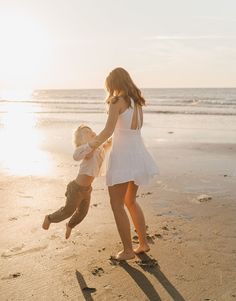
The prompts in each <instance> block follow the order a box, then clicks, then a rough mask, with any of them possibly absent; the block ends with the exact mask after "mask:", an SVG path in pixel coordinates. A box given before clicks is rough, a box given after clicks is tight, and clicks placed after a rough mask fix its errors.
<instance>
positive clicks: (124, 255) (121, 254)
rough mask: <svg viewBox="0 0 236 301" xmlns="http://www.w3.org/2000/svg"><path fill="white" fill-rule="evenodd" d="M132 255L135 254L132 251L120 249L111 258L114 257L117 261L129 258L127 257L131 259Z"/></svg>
mask: <svg viewBox="0 0 236 301" xmlns="http://www.w3.org/2000/svg"><path fill="white" fill-rule="evenodd" d="M134 257H135V254H134V252H133V251H130V252H125V251H120V252H119V253H117V254H116V255H115V256H111V258H112V259H115V260H118V261H122V260H129V259H133V258H134Z"/></svg>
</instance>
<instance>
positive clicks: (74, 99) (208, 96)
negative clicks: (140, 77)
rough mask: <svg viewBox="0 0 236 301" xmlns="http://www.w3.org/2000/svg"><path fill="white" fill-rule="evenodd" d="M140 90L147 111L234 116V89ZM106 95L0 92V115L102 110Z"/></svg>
mask: <svg viewBox="0 0 236 301" xmlns="http://www.w3.org/2000/svg"><path fill="white" fill-rule="evenodd" d="M142 93H143V95H144V97H145V99H146V101H147V106H145V108H144V110H145V111H146V112H148V113H154V114H202V115H236V88H176V89H174V88H172V89H167V88H157V89H142ZM105 98H106V93H105V91H104V90H102V89H79V90H35V91H33V92H32V93H30V94H28V95H27V97H26V96H24V95H20V94H19V95H17V94H11V93H3V92H2V93H1V92H0V114H4V113H7V112H8V109H9V107H11V106H15V107H16V106H18V107H19V108H20V107H21V105H22V106H24V110H26V111H27V112H28V113H37V114H49V115H50V114H52V115H53V114H70V113H72V114H74V113H101V112H104V111H105V110H106V106H105V101H104V100H105Z"/></svg>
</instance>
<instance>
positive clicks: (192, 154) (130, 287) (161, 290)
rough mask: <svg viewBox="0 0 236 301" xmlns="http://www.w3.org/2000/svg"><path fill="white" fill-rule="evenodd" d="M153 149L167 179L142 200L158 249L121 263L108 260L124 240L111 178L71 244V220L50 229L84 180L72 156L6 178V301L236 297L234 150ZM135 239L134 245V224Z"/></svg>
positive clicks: (2, 182) (1, 191)
mask: <svg viewBox="0 0 236 301" xmlns="http://www.w3.org/2000/svg"><path fill="white" fill-rule="evenodd" d="M166 135H167V136H168V135H175V133H173V134H171V133H167V134H166ZM150 151H151V152H152V154H153V155H154V156H155V157H156V159H157V161H158V162H159V166H160V170H161V175H160V176H159V177H158V179H157V180H156V182H155V183H152V184H151V185H150V186H148V187H144V188H140V190H139V192H138V200H139V202H140V204H141V206H142V207H143V209H144V212H145V216H146V224H147V225H148V229H147V233H148V239H149V242H150V245H151V251H150V252H149V253H148V254H146V255H143V256H142V257H140V258H139V257H136V258H135V259H134V260H131V261H128V262H126V263H122V264H116V263H114V262H112V261H111V260H109V258H110V255H111V254H114V253H115V252H117V251H118V250H120V248H121V244H120V240H119V236H118V234H117V230H116V226H115V223H114V219H113V215H112V211H111V209H110V205H109V199H108V194H107V190H106V187H105V185H104V183H105V181H104V178H99V179H97V180H96V182H95V184H94V191H93V195H92V203H91V208H90V211H89V214H88V217H87V218H86V220H85V221H84V222H83V223H82V224H81V225H80V226H79V227H78V228H77V229H75V230H74V232H73V233H72V236H71V238H70V239H69V240H68V241H67V240H65V239H64V232H65V222H62V223H60V224H54V225H52V226H51V228H50V229H49V230H48V231H44V230H42V229H41V224H42V221H43V218H44V215H45V214H47V213H48V212H50V211H52V210H54V209H56V208H58V207H59V206H61V205H62V204H63V203H64V192H65V187H66V184H67V182H68V181H69V180H71V179H72V178H73V176H74V175H75V174H76V171H77V167H76V165H75V164H74V163H73V162H72V160H71V158H70V157H69V156H68V154H63V153H60V152H52V150H51V154H52V156H53V160H54V162H55V164H56V172H55V174H54V175H53V176H44V177H36V176H34V177H30V176H28V177H16V176H12V175H7V174H3V173H2V175H1V178H0V195H1V204H0V215H1V220H0V233H1V236H0V237H1V240H0V243H1V244H0V266H1V269H0V270H1V273H0V300H1V301H3V300H4V301H5V300H50V301H51V300H102V301H103V300H109V301H110V300H130V301H133V300H162V301H168V300H175V301H183V300H185V301H200V300H202V301H206V300H211V301H213V300H214V301H230V300H236V234H235V233H236V218H235V216H236V200H235V195H236V167H235V166H236V164H235V162H236V146H235V144H222V143H221V144H214V143H211V144H206V143H196V144H183V143H177V142H176V143H174V142H173V141H172V142H170V143H169V144H168V143H160V144H159V145H158V147H156V146H155V145H153V146H152V147H151V148H150ZM202 194H207V195H208V196H210V199H208V200H207V199H203V200H199V199H198V197H199V196H200V195H202ZM132 236H133V242H134V246H135V245H136V243H137V239H136V233H135V231H134V229H133V227H132Z"/></svg>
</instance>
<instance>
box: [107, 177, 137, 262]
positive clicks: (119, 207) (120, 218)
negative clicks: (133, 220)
mask: <svg viewBox="0 0 236 301" xmlns="http://www.w3.org/2000/svg"><path fill="white" fill-rule="evenodd" d="M127 187H128V183H123V184H117V185H114V186H110V187H108V191H109V195H110V202H111V207H112V210H113V214H114V217H115V221H116V226H117V229H118V232H119V234H120V238H121V241H122V243H123V246H124V250H123V251H122V252H119V253H118V254H117V255H116V256H115V259H118V260H127V259H132V258H134V251H133V248H132V240H131V232H130V223H129V218H128V215H127V213H126V211H125V208H124V198H125V194H126V191H127Z"/></svg>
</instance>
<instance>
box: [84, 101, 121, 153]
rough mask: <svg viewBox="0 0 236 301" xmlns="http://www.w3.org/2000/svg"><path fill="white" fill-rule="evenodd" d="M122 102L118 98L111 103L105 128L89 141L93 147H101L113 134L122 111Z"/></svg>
mask: <svg viewBox="0 0 236 301" xmlns="http://www.w3.org/2000/svg"><path fill="white" fill-rule="evenodd" d="M120 109H121V104H120V101H119V100H118V101H117V102H116V103H111V104H110V106H109V112H108V118H107V122H106V125H105V128H104V129H103V130H102V131H101V132H100V133H99V134H98V135H97V136H96V138H95V139H94V140H92V141H91V142H89V146H90V147H92V148H93V149H95V148H97V147H99V146H100V145H101V144H102V143H104V142H105V141H106V140H107V139H108V138H109V137H111V135H112V134H113V132H114V130H115V126H116V122H117V119H118V116H119V113H120Z"/></svg>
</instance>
